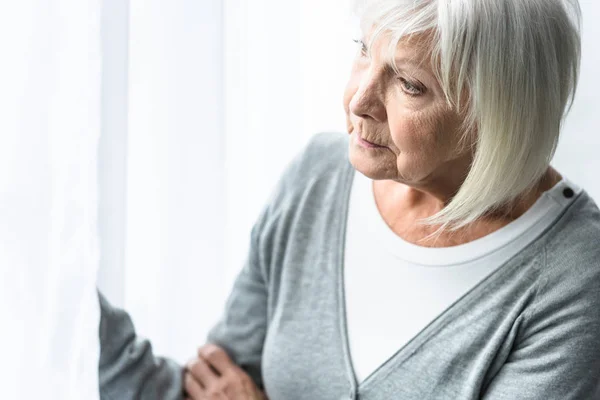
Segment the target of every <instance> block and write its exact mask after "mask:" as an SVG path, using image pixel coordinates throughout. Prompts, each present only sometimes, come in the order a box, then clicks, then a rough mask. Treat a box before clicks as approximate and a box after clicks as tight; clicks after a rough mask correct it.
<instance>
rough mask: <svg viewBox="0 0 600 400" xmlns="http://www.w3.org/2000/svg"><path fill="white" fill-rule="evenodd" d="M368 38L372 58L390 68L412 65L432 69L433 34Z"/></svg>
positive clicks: (384, 34)
mask: <svg viewBox="0 0 600 400" xmlns="http://www.w3.org/2000/svg"><path fill="white" fill-rule="evenodd" d="M374 39H375V40H374V41H373V40H372V38H370V37H369V36H367V37H366V41H367V44H368V46H370V48H369V51H370V52H371V56H372V57H373V58H375V59H378V60H380V61H381V62H385V63H386V64H389V65H390V66H396V67H400V66H401V65H410V66H413V67H416V68H421V69H431V60H432V48H433V46H432V41H433V40H434V34H433V33H432V32H423V33H414V34H411V35H406V36H403V37H401V38H400V39H397V38H394V37H393V36H392V35H391V34H389V33H386V32H383V33H382V34H380V35H378V36H377V37H375V38H374Z"/></svg>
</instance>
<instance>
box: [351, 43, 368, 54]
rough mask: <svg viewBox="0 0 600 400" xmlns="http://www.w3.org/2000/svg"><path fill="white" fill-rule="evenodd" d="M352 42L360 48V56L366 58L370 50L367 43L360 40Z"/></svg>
mask: <svg viewBox="0 0 600 400" xmlns="http://www.w3.org/2000/svg"><path fill="white" fill-rule="evenodd" d="M352 41H353V42H354V43H356V44H357V45H359V46H360V55H361V56H363V57H366V56H367V55H368V49H367V45H366V44H365V42H363V41H362V40H360V39H352Z"/></svg>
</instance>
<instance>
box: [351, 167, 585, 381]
mask: <svg viewBox="0 0 600 400" xmlns="http://www.w3.org/2000/svg"><path fill="white" fill-rule="evenodd" d="M566 187H569V188H572V189H573V190H574V192H575V193H576V194H577V193H579V192H580V189H579V188H577V187H575V186H574V185H572V184H571V183H570V182H568V181H566V180H563V181H561V182H560V183H558V184H557V185H556V186H554V187H553V188H552V189H551V190H549V191H548V192H546V193H544V194H543V195H542V196H541V197H540V198H539V199H538V201H537V202H536V203H535V204H534V205H533V206H532V207H531V208H530V209H529V210H528V211H527V212H526V213H525V214H524V215H523V216H521V217H520V218H518V219H517V220H515V221H513V222H512V223H510V224H509V225H507V226H505V227H503V228H501V229H499V230H498V231H496V232H493V233H492V234H490V235H487V236H485V237H483V238H481V239H478V240H475V241H472V242H469V243H466V244H463V245H459V246H453V247H446V248H427V247H422V246H418V245H415V244H412V243H409V242H407V241H405V240H403V239H402V238H400V237H399V236H397V235H396V234H395V233H394V232H393V231H392V230H391V229H390V228H389V227H388V226H387V224H386V223H385V221H384V220H383V219H382V218H381V215H380V214H379V211H378V209H377V205H376V202H375V199H374V196H373V189H372V180H370V179H368V178H367V177H365V176H364V175H362V174H360V173H356V174H355V177H354V184H353V187H352V193H351V198H350V209H349V215H348V227H347V233H346V249H345V263H344V279H345V282H344V284H345V293H346V315H347V328H348V340H349V344H350V353H351V357H352V362H353V366H354V371H355V374H356V377H357V379H358V381H359V382H360V381H362V380H364V379H365V378H366V377H368V376H369V375H370V374H371V373H372V372H373V371H375V370H376V369H377V368H378V367H379V366H380V365H382V364H383V363H385V361H386V360H387V359H389V358H390V357H391V356H392V355H393V354H394V353H396V352H397V351H398V350H400V349H401V348H402V347H403V346H404V345H405V344H406V343H408V342H409V341H410V340H411V339H412V338H413V337H414V336H415V335H417V334H418V333H419V332H420V331H421V330H422V329H424V328H425V327H426V326H427V325H428V324H429V323H430V322H432V321H433V320H434V319H435V318H436V317H437V316H438V315H440V314H441V313H442V312H443V311H444V310H445V309H447V308H448V307H449V306H451V305H452V304H453V303H454V302H455V301H457V300H458V299H460V298H461V297H462V296H463V295H465V294H466V293H467V292H468V291H469V290H470V289H472V288H473V287H474V286H476V285H477V284H478V283H479V282H481V281H482V280H483V279H485V277H486V276H488V275H489V274H490V273H492V272H493V271H494V270H496V269H497V268H498V267H500V266H501V265H502V264H504V263H505V262H506V261H508V260H509V259H510V258H512V257H513V256H514V255H516V254H517V253H519V251H521V250H522V249H523V248H524V247H525V246H527V245H528V244H529V243H531V242H532V241H533V240H534V239H535V238H537V237H538V236H539V235H540V234H541V233H542V232H543V231H544V230H545V229H547V228H548V226H550V225H551V224H552V223H553V222H554V221H555V220H556V218H557V217H559V216H560V215H561V213H562V212H563V211H564V209H565V207H567V205H568V204H570V202H571V201H572V200H573V199H574V197H575V196H573V197H572V198H567V197H565V196H564V195H563V190H564V189H565V188H566ZM390 315H392V316H393V317H392V318H390V317H389V316H390Z"/></svg>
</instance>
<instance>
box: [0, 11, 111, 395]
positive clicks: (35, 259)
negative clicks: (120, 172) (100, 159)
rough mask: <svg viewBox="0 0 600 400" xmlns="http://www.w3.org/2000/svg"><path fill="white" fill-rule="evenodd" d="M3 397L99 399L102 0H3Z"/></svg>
mask: <svg viewBox="0 0 600 400" xmlns="http://www.w3.org/2000/svg"><path fill="white" fill-rule="evenodd" d="M0 51H1V54H2V57H1V58H2V62H1V63H0V88H1V89H0V138H1V145H0V321H2V331H1V332H2V333H1V335H0V338H1V339H2V340H0V354H1V355H2V364H1V366H0V397H2V398H3V399H24V398H45V399H57V400H58V399H60V400H65V399H73V400H79V399H82V398H85V399H97V398H98V375H97V374H98V373H97V371H98V354H99V349H98V322H99V307H98V299H97V296H96V271H97V266H98V260H97V256H98V251H97V235H96V188H97V182H96V172H97V157H96V152H97V139H98V136H99V132H100V131H99V126H100V67H101V65H100V3H99V1H96V0H54V1H52V2H48V1H42V0H39V1H33V0H20V1H15V2H1V3H0Z"/></svg>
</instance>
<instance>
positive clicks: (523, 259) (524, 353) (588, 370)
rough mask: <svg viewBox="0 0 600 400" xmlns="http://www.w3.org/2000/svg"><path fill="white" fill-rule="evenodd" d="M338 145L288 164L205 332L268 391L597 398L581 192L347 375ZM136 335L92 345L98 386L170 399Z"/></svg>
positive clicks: (323, 140)
mask: <svg viewBox="0 0 600 400" xmlns="http://www.w3.org/2000/svg"><path fill="white" fill-rule="evenodd" d="M347 147H348V140H347V135H343V134H321V135H317V136H316V137H315V138H314V139H313V140H312V141H311V143H310V144H309V146H308V147H307V148H306V149H305V150H304V151H303V152H302V153H301V155H300V156H299V157H297V158H296V159H295V160H294V162H293V163H292V164H291V165H290V167H289V168H288V170H287V171H286V173H285V174H284V176H283V177H282V179H281V180H280V182H279V184H278V186H277V188H276V190H275V192H274V193H273V195H272V197H271V199H270V201H269V202H268V204H267V206H266V208H265V209H264V210H263V212H262V213H261V215H260V217H259V219H258V222H257V223H256V225H255V226H254V228H253V230H252V234H251V243H250V252H249V255H248V260H247V263H246V264H245V266H244V268H243V269H242V271H241V273H240V274H239V276H238V278H237V280H236V282H235V285H234V288H233V290H232V293H231V295H230V297H229V299H228V302H227V305H226V309H225V311H224V314H223V317H222V319H221V320H220V322H219V323H218V324H217V325H216V326H215V328H214V329H213V330H212V331H211V333H210V335H209V341H211V342H214V343H217V344H219V345H221V346H222V347H224V348H225V349H226V350H227V351H228V353H229V354H230V356H231V357H232V358H233V359H234V361H236V363H237V364H239V365H241V366H242V367H243V368H244V369H245V370H246V371H247V372H248V373H249V374H250V375H251V376H252V378H253V379H254V380H255V381H256V382H257V384H259V385H261V386H262V385H264V387H265V389H266V392H267V395H268V396H269V399H270V400H318V399H323V400H330V399H360V400H390V399H402V400H427V399H432V400H455V399H458V400H470V399H481V398H482V399H486V400H524V399H535V400H551V399H556V400H574V399H577V400H579V399H582V400H583V399H585V400H587V399H595V398H600V212H599V210H598V208H597V207H596V205H595V204H594V202H593V201H592V199H591V198H590V197H589V196H588V195H587V194H586V193H585V192H583V193H582V194H580V195H579V196H578V198H577V199H576V200H575V201H574V202H573V203H572V204H571V206H570V207H569V208H568V209H567V210H566V211H565V213H564V214H563V215H562V216H561V218H560V219H559V220H558V221H557V222H556V223H555V224H554V225H553V226H551V227H550V228H549V229H548V230H547V231H546V232H545V233H544V234H543V236H542V237H540V238H539V239H538V240H536V241H535V242H533V243H532V244H531V245H529V246H528V247H527V248H526V249H525V250H524V251H523V252H522V253H521V254H519V255H518V256H516V257H515V258H514V259H512V260H510V261H509V262H507V263H506V264H505V265H504V266H502V267H501V268H500V269H498V270H497V271H496V272H494V273H493V274H491V275H490V276H489V277H487V278H486V279H485V280H484V281H483V282H481V283H480V284H479V285H477V286H476V287H475V288H473V289H472V290H471V291H469V292H468V293H467V294H466V295H465V296H463V297H462V298H461V299H459V300H457V301H456V302H455V303H454V304H453V305H451V306H450V307H449V308H448V309H447V310H446V311H445V312H444V313H443V314H442V315H440V316H439V317H438V318H436V319H435V320H434V321H433V322H431V323H430V324H429V325H428V326H427V327H425V328H424V329H423V330H422V331H421V332H420V333H419V334H418V335H417V336H416V337H415V338H414V339H413V340H411V341H410V342H409V343H408V344H407V345H405V346H404V347H403V348H401V349H398V351H397V352H396V353H395V354H393V355H392V354H390V359H389V360H388V361H387V362H385V363H384V364H383V365H382V366H381V367H380V368H379V369H378V370H376V371H375V372H374V373H373V374H371V375H370V376H369V377H368V378H367V379H366V380H365V381H363V382H362V383H360V384H357V382H356V379H355V377H354V373H353V370H352V365H351V361H350V357H349V354H348V343H347V332H346V324H345V310H344V301H343V299H344V295H345V294H344V286H343V281H342V276H343V274H342V268H343V264H344V260H343V254H344V252H343V249H344V234H345V223H346V215H347V207H348V199H349V195H350V187H351V183H352V176H353V173H354V170H353V168H352V167H351V165H350V164H349V162H348V158H347V152H348V148H347ZM365 268H368V265H366V266H365ZM397 306H398V307H407V306H411V305H402V304H398V305H397ZM373 312H377V310H376V309H375V310H373ZM103 318H104V313H103ZM389 318H395V317H394V315H389ZM116 322H118V321H116ZM398 323H402V321H398ZM118 325H119V324H118V323H115V324H114V326H115V330H116V331H119V330H120V328H118ZM127 327H128V329H129V331H130V332H132V331H133V328H132V327H131V325H130V322H129V321H127ZM115 340H116V341H118V340H119V339H118V337H117V338H116V339H115ZM115 340H113V341H115ZM128 343H130V346H131V343H133V337H131V335H130V336H129V339H128ZM112 347H113V348H114V349H119V348H122V346H112ZM131 348H132V349H134V347H131ZM144 348H145V349H146V351H142V352H140V351H139V350H135V349H134V350H133V351H131V352H127V354H126V355H118V354H119V351H114V352H113V353H114V354H115V356H114V357H111V358H114V359H115V360H116V361H117V363H116V364H115V365H116V366H114V365H113V366H111V362H108V360H107V359H106V358H105V357H104V348H103V350H102V353H103V355H102V357H103V359H105V361H106V363H105V364H104V366H105V369H106V368H107V366H108V370H112V371H113V372H112V373H110V374H106V373H104V374H103V373H102V364H101V385H104V389H105V390H104V393H111V396H112V397H106V398H107V399H109V398H110V399H114V400H121V399H134V398H136V399H137V398H143V399H171V398H178V396H179V394H178V389H180V386H178V385H181V380H180V378H181V376H180V370H179V369H178V367H177V366H175V365H174V364H169V363H163V362H162V361H160V360H159V362H158V363H157V362H155V361H153V357H152V356H151V353H148V346H147V345H146V346H145V347H144ZM131 354H133V359H136V360H137V359H141V360H142V361H140V362H137V361H132V360H131V357H132V356H131ZM123 364H124V365H126V366H127V367H126V368H122V367H121V365H123ZM103 376H104V378H103ZM130 376H131V377H133V379H130ZM159 390H162V392H160V393H162V394H156V395H153V393H154V392H155V391H156V393H159V392H158V391H159ZM112 393H115V394H114V395H112ZM119 393H127V396H125V395H123V396H120V395H119ZM140 393H144V394H145V395H140ZM134 394H138V395H137V397H136V396H135V395H134Z"/></svg>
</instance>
